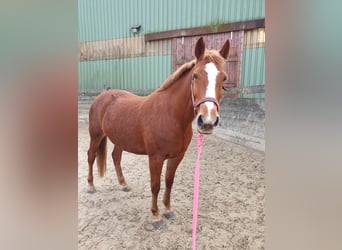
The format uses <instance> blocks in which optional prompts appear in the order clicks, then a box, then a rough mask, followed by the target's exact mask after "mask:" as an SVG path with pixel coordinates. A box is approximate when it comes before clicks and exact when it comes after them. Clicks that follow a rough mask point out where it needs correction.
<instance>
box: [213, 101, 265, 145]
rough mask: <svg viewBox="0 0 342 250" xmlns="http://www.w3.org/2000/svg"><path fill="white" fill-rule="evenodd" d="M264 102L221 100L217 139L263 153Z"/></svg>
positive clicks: (216, 132) (216, 131)
mask: <svg viewBox="0 0 342 250" xmlns="http://www.w3.org/2000/svg"><path fill="white" fill-rule="evenodd" d="M264 103H265V100H264V99H240V98H233V99H230V98H225V99H222V100H221V103H220V105H221V109H220V117H221V121H220V126H219V127H218V128H216V130H215V134H216V135H217V136H219V137H222V138H225V139H228V140H230V141H233V142H236V143H238V144H242V145H245V146H248V147H251V148H254V149H256V150H260V151H265V107H264Z"/></svg>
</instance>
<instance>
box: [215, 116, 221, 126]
mask: <svg viewBox="0 0 342 250" xmlns="http://www.w3.org/2000/svg"><path fill="white" fill-rule="evenodd" d="M219 121H220V117H217V118H216V121H215V123H214V127H217V125H218V124H219Z"/></svg>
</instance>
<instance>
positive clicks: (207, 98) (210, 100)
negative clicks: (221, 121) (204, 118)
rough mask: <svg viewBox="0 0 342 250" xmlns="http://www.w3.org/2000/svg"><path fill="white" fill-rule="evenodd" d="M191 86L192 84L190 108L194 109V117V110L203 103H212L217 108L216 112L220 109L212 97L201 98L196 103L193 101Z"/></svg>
mask: <svg viewBox="0 0 342 250" xmlns="http://www.w3.org/2000/svg"><path fill="white" fill-rule="evenodd" d="M193 84H194V82H193V81H192V82H191V100H192V106H193V108H194V114H195V116H196V109H197V107H198V106H199V105H201V104H202V103H204V102H213V103H214V104H215V105H216V107H217V111H218V110H219V108H220V104H219V103H218V101H217V100H216V98H214V97H203V98H202V99H199V100H198V101H196V100H195V95H194V89H193Z"/></svg>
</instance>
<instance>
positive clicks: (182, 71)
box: [88, 37, 229, 229]
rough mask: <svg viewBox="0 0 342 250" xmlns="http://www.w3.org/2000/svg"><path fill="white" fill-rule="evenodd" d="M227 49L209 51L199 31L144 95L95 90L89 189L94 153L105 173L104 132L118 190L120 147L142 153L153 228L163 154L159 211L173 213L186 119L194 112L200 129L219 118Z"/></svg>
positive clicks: (158, 220)
mask: <svg viewBox="0 0 342 250" xmlns="http://www.w3.org/2000/svg"><path fill="white" fill-rule="evenodd" d="M228 54H229V40H227V41H226V43H225V44H224V45H223V47H222V48H221V49H220V51H215V50H207V49H206V48H205V43H204V41H203V38H202V37H201V38H200V39H198V41H197V42H196V45H195V49H194V55H195V59H194V60H192V61H190V62H188V63H185V64H184V65H182V66H181V67H180V68H179V69H178V70H177V71H175V72H174V73H173V74H172V75H171V76H169V77H168V78H167V79H166V80H165V82H164V83H163V84H162V85H161V86H160V87H159V88H158V89H156V90H155V91H154V92H152V93H151V94H150V95H149V96H145V97H140V96H136V95H133V94H131V93H129V92H126V91H123V90H108V91H105V92H103V93H101V94H100V95H99V96H97V97H96V98H95V99H94V101H93V103H92V105H91V107H90V111H89V134H90V147H89V150H88V164H89V174H88V184H89V188H90V189H89V192H95V187H94V183H93V163H94V160H95V158H96V162H97V167H98V172H99V176H101V177H102V176H104V174H105V171H106V158H107V157H106V154H107V149H106V144H107V137H108V138H109V139H110V140H111V141H112V142H113V144H114V145H115V147H114V150H113V152H112V157H113V161H114V166H115V170H116V174H117V178H118V181H119V183H120V185H121V186H122V188H123V190H124V191H129V190H130V188H129V187H128V185H127V182H126V180H125V178H124V176H123V173H122V169H121V164H120V162H121V155H122V151H127V152H131V153H134V154H143V155H148V159H149V168H150V181H151V192H152V205H151V212H152V216H153V219H152V224H153V226H154V228H155V229H158V228H159V227H160V226H161V225H163V220H162V217H161V216H160V214H159V209H158V205H157V197H158V193H159V189H160V176H161V171H162V167H163V163H164V161H165V160H166V159H167V167H166V174H165V185H166V189H165V193H164V198H163V203H164V205H165V213H164V214H163V215H164V217H165V218H167V219H171V218H173V217H174V216H175V214H174V212H173V211H172V209H171V205H170V195H171V188H172V184H173V179H174V176H175V172H176V169H177V167H178V165H179V163H180V162H181V161H182V159H183V157H184V154H185V151H186V150H187V148H188V146H189V143H190V141H191V138H192V121H193V120H194V118H196V120H197V128H198V131H199V132H200V133H203V134H211V133H212V131H213V128H214V127H216V126H217V125H218V123H219V114H218V110H219V101H220V98H221V91H222V87H223V81H225V79H226V73H225V72H224V70H223V66H224V64H225V62H226V60H227V58H228Z"/></svg>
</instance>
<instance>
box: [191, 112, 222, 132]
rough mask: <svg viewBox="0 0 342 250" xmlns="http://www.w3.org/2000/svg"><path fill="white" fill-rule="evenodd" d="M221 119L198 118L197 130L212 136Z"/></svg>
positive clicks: (217, 117) (201, 116)
mask: <svg viewBox="0 0 342 250" xmlns="http://www.w3.org/2000/svg"><path fill="white" fill-rule="evenodd" d="M219 120H220V117H219V116H216V117H215V119H205V118H204V117H203V115H199V116H198V117H197V129H198V132H200V133H201V134H212V133H213V129H214V128H215V127H217V125H218V124H219Z"/></svg>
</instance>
